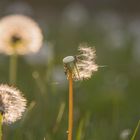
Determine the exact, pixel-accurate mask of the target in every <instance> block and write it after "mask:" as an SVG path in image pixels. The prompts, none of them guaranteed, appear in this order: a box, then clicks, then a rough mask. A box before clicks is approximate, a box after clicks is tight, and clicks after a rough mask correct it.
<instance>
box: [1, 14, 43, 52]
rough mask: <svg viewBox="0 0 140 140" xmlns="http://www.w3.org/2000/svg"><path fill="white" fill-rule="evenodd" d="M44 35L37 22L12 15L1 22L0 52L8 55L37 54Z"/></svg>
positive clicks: (25, 17)
mask: <svg viewBox="0 0 140 140" xmlns="http://www.w3.org/2000/svg"><path fill="white" fill-rule="evenodd" d="M42 38H43V37H42V33H41V30H40V28H39V26H38V25H37V23H36V22H35V21H33V20H32V19H31V18H29V17H27V16H23V15H10V16H6V17H4V18H2V19H1V20H0V52H2V53H5V54H7V55H12V54H19V55H23V54H28V53H31V52H33V53H35V52H37V51H38V50H39V49H40V47H41V45H42Z"/></svg>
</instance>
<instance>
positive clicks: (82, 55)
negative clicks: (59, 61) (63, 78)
mask: <svg viewBox="0 0 140 140" xmlns="http://www.w3.org/2000/svg"><path fill="white" fill-rule="evenodd" d="M78 51H79V54H78V55H76V56H68V57H65V58H64V59H63V63H64V70H65V73H66V75H67V77H69V72H72V76H73V79H74V80H75V81H77V80H84V79H89V78H90V77H91V76H92V74H93V73H94V72H95V71H97V70H98V65H97V64H96V63H95V58H96V53H95V52H96V51H95V49H94V48H91V47H88V46H87V45H86V44H81V45H80V46H79V49H78ZM70 57H71V60H72V61H69V62H67V63H65V62H64V60H68V58H70ZM72 57H73V59H72Z"/></svg>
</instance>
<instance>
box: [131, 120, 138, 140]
mask: <svg viewBox="0 0 140 140" xmlns="http://www.w3.org/2000/svg"><path fill="white" fill-rule="evenodd" d="M139 126H140V120H139V121H138V124H137V126H136V128H135V130H134V133H133V135H132V138H131V140H135V137H136V134H137V132H138V129H139Z"/></svg>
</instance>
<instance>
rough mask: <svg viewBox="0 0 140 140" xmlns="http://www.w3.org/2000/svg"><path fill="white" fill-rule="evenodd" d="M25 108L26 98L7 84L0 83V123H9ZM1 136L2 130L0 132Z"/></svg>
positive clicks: (15, 119) (18, 116)
mask: <svg viewBox="0 0 140 140" xmlns="http://www.w3.org/2000/svg"><path fill="white" fill-rule="evenodd" d="M25 109H26V99H25V98H24V97H23V96H22V94H21V92H20V91H19V90H18V89H16V88H14V87H10V86H8V85H0V121H1V122H0V124H1V127H2V124H3V123H5V124H11V123H13V122H15V121H17V120H19V119H20V118H21V117H22V114H23V112H24V111H25ZM0 135H1V136H0V138H1V137H2V132H1V134H0Z"/></svg>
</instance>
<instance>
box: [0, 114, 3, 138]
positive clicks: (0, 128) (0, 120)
mask: <svg viewBox="0 0 140 140" xmlns="http://www.w3.org/2000/svg"><path fill="white" fill-rule="evenodd" d="M2 118H3V117H2V114H1V113H0V140H2Z"/></svg>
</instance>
